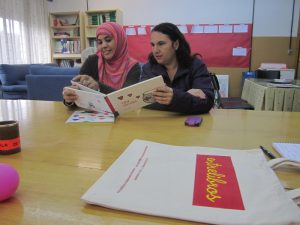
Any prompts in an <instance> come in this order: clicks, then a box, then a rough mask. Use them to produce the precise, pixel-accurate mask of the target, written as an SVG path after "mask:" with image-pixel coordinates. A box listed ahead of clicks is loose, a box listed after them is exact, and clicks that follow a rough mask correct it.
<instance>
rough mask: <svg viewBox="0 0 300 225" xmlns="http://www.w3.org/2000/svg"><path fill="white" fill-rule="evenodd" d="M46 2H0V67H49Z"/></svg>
mask: <svg viewBox="0 0 300 225" xmlns="http://www.w3.org/2000/svg"><path fill="white" fill-rule="evenodd" d="M47 6H48V5H47V2H46V0H0V64H1V63H6V64H23V63H48V62H50V61H51V59H50V36H49V28H48V7H47Z"/></svg>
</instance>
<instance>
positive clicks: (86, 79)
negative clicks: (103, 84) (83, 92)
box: [72, 75, 99, 91]
mask: <svg viewBox="0 0 300 225" xmlns="http://www.w3.org/2000/svg"><path fill="white" fill-rule="evenodd" d="M72 80H73V81H75V82H78V83H80V84H82V85H84V86H86V87H88V88H91V89H94V90H96V91H97V90H99V84H98V82H97V81H95V80H94V79H93V78H92V77H90V76H88V75H77V76H75V77H74V78H73V79H72Z"/></svg>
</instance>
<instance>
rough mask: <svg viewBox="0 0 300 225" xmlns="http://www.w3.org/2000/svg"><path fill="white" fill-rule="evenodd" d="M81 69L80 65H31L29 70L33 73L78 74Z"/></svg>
mask: <svg viewBox="0 0 300 225" xmlns="http://www.w3.org/2000/svg"><path fill="white" fill-rule="evenodd" d="M79 71H80V68H79V67H53V66H43V65H31V66H30V71H29V72H30V74H31V75H77V74H79Z"/></svg>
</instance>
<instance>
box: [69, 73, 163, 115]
mask: <svg viewBox="0 0 300 225" xmlns="http://www.w3.org/2000/svg"><path fill="white" fill-rule="evenodd" d="M72 84H73V85H75V86H77V87H78V89H75V88H72V87H67V88H69V89H72V90H73V91H75V92H76V94H77V95H78V96H79V98H78V100H76V101H75V103H76V105H77V106H79V107H81V108H85V109H88V110H91V111H97V112H108V113H112V114H114V115H116V116H117V115H121V114H122V113H125V112H128V111H132V110H135V109H139V108H141V107H143V106H145V105H148V104H151V103H153V102H154V98H153V96H152V92H153V91H154V90H155V89H156V88H157V87H159V86H163V85H164V81H163V78H162V76H157V77H154V78H151V79H149V80H145V81H143V82H140V83H137V84H134V85H131V86H128V87H125V88H123V89H120V90H117V91H114V92H112V93H110V94H107V95H106V94H103V93H101V92H98V91H95V90H93V89H90V88H88V87H85V86H83V85H81V84H79V83H76V82H72Z"/></svg>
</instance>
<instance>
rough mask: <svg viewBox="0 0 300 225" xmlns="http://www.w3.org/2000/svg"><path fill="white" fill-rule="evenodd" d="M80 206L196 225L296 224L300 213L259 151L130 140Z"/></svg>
mask: <svg viewBox="0 0 300 225" xmlns="http://www.w3.org/2000/svg"><path fill="white" fill-rule="evenodd" d="M275 164H276V163H275ZM275 166H277V164H276V165H275ZM298 194H299V193H296V194H295V192H294V193H292V194H291V195H294V196H293V197H297V195H298ZM82 200H84V201H86V202H87V203H90V204H95V205H100V206H104V207H108V208H112V209H118V210H124V211H130V212H136V213H142V214H148V215H155V216H162V217H170V218H177V219H181V220H189V221H196V222H202V223H212V224H224V225H225V224H228V225H235V224H240V225H243V224H245V225H249V224H251V225H253V224H270V225H271V224H272V225H277V224H278V225H284V224H300V209H299V208H298V206H297V205H296V204H295V202H294V201H293V200H292V199H291V197H290V196H289V195H288V194H287V193H286V192H285V190H284V189H283V187H282V185H281V184H280V182H279V180H278V178H277V176H276V174H275V173H274V171H273V170H272V169H271V168H270V166H269V164H268V162H267V161H266V159H265V157H264V155H263V153H262V152H261V151H260V150H228V149H219V148H205V147H183V146H172V145H165V144H159V143H154V142H149V141H142V140H135V141H133V142H132V143H131V144H130V145H129V146H128V147H127V149H126V150H125V151H124V152H123V153H122V155H121V156H120V157H119V158H118V159H117V160H116V161H115V162H114V163H113V165H112V166H111V167H110V168H109V169H108V170H107V171H106V172H105V173H104V174H103V176H102V177H101V178H100V179H99V180H98V181H96V183H95V184H94V185H93V186H92V187H91V188H90V189H89V190H88V191H87V192H86V193H85V194H84V195H83V196H82Z"/></svg>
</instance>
